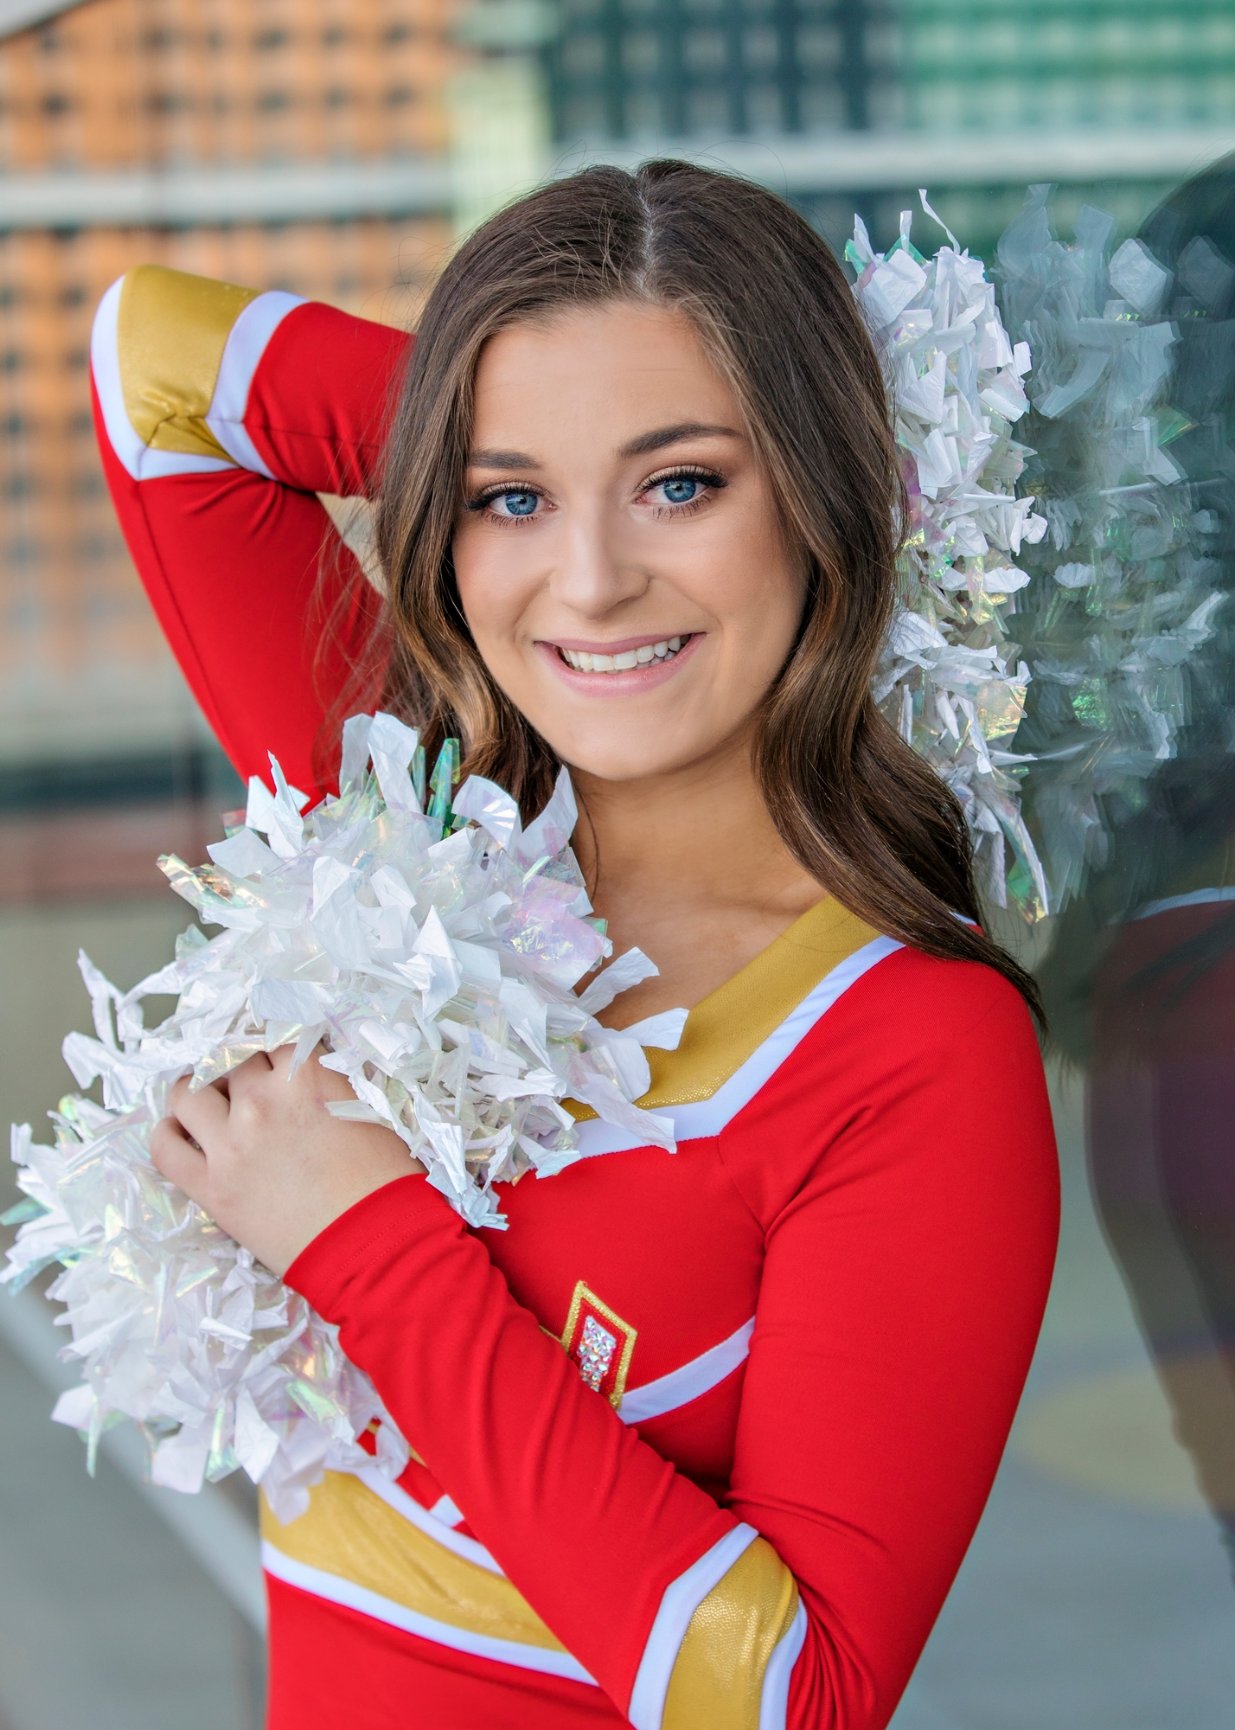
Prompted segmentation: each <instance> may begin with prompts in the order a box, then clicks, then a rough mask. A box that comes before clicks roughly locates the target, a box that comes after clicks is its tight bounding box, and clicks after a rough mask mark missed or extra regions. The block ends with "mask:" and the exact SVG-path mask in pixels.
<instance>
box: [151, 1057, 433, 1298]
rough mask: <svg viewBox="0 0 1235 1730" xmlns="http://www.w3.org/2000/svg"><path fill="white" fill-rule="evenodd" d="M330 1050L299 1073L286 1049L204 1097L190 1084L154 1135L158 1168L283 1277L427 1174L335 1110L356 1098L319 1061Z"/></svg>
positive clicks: (175, 1095)
mask: <svg viewBox="0 0 1235 1730" xmlns="http://www.w3.org/2000/svg"><path fill="white" fill-rule="evenodd" d="M325 1049H326V1048H325V1046H324V1045H321V1044H319V1045H318V1046H317V1047H316V1048H315V1049H314V1051H313V1052H311V1053H310V1055H309V1057H308V1058H306V1060H305V1061H304V1062H303V1063H302V1064H301V1065H300V1068H299V1069H298V1070H297V1071H296V1073H295V1074H294V1075H291V1074H290V1073H289V1072H290V1070H291V1060H292V1052H293V1050H294V1047H293V1046H291V1045H284V1046H280V1048H279V1049H278V1050H277V1051H272V1052H271V1053H270V1054H269V1055H267V1054H266V1053H265V1052H258V1053H257V1054H256V1055H255V1056H253V1057H250V1058H248V1059H247V1061H246V1062H244V1063H242V1064H240V1065H238V1067H237V1068H235V1069H233V1070H232V1071H231V1072H230V1074H228V1075H226V1076H224V1077H223V1078H222V1079H220V1080H219V1081H215V1082H211V1083H210V1084H209V1085H208V1086H206V1087H202V1088H199V1089H198V1090H197V1091H195V1092H190V1091H189V1078H188V1076H182V1077H181V1079H180V1080H179V1081H177V1082H176V1083H174V1085H173V1086H172V1087H171V1089H170V1090H169V1092H168V1096H167V1103H168V1112H169V1115H168V1116H167V1117H164V1118H160V1120H159V1122H158V1123H157V1124H156V1125H155V1127H154V1129H153V1130H152V1131H151V1135H150V1157H151V1160H152V1162H153V1164H154V1166H155V1169H156V1170H157V1171H159V1172H161V1173H162V1175H163V1176H164V1177H166V1178H168V1179H170V1181H171V1182H172V1183H174V1184H176V1185H177V1186H178V1187H179V1188H180V1189H182V1190H183V1191H184V1193H185V1194H186V1195H187V1196H189V1197H190V1198H191V1200H193V1201H195V1202H196V1203H197V1204H198V1206H199V1207H201V1208H203V1209H204V1210H205V1211H206V1213H208V1214H209V1215H210V1218H211V1219H212V1220H214V1222H215V1223H216V1225H219V1226H221V1227H222V1228H223V1230H224V1231H225V1232H228V1233H229V1234H230V1235H231V1236H232V1237H234V1238H235V1239H236V1241H237V1243H242V1244H244V1246H245V1247H246V1249H249V1250H251V1251H252V1253H253V1254H254V1256H256V1258H257V1259H258V1260H259V1261H260V1262H262V1263H264V1264H265V1266H266V1267H268V1268H269V1269H270V1270H271V1272H272V1273H276V1274H278V1275H279V1276H280V1277H282V1275H283V1274H285V1273H286V1272H287V1269H288V1268H289V1267H290V1266H291V1264H292V1262H293V1261H295V1259H296V1257H297V1256H298V1255H299V1254H300V1252H301V1250H302V1249H304V1248H305V1246H306V1245H307V1244H309V1243H310V1242H311V1241H312V1239H313V1238H315V1237H316V1236H317V1234H318V1233H319V1232H321V1231H324V1230H325V1229H326V1227H327V1226H328V1225H329V1224H330V1223H331V1221H332V1220H335V1219H337V1218H338V1217H339V1215H340V1214H341V1213H345V1212H346V1211H347V1209H348V1208H349V1207H351V1206H352V1205H353V1204H354V1203H355V1202H358V1201H360V1200H361V1199H362V1198H363V1197H364V1196H366V1195H369V1194H371V1193H372V1191H373V1190H375V1189H380V1188H381V1187H382V1186H383V1184H387V1183H391V1182H393V1180H394V1179H395V1178H397V1177H406V1176H407V1175H408V1173H409V1172H413V1171H418V1172H422V1173H423V1171H424V1169H425V1168H424V1166H423V1165H422V1164H421V1163H420V1161H419V1160H418V1159H413V1158H412V1156H411V1154H410V1153H409V1152H408V1150H407V1146H406V1143H404V1142H403V1141H401V1140H400V1138H399V1137H398V1136H397V1135H396V1134H395V1132H394V1131H393V1130H392V1129H386V1128H384V1127H383V1125H381V1124H378V1123H358V1122H356V1121H355V1120H349V1119H347V1118H339V1117H334V1116H332V1115H331V1113H330V1112H329V1111H327V1109H326V1102H327V1100H331V1099H355V1097H356V1095H355V1093H354V1091H353V1089H352V1087H351V1084H350V1083H349V1082H348V1080H347V1078H346V1076H343V1075H340V1074H339V1073H338V1072H337V1070H333V1069H324V1068H323V1067H322V1065H321V1064H320V1063H319V1062H318V1055H319V1053H321V1052H323V1051H324V1050H325Z"/></svg>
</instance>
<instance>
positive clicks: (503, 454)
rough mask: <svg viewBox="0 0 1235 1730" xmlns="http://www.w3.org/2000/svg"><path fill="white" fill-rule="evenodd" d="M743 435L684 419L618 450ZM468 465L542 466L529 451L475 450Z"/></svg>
mask: <svg viewBox="0 0 1235 1730" xmlns="http://www.w3.org/2000/svg"><path fill="white" fill-rule="evenodd" d="M741 436H742V435H741V433H740V432H738V431H737V430H736V429H735V428H734V427H731V426H713V425H711V424H709V423H708V422H707V421H698V420H684V421H678V422H677V424H676V425H675V426H662V427H657V428H655V430H654V431H652V432H645V433H640V434H639V436H638V438H633V439H631V440H629V442H628V443H626V444H624V445H622V446H621V447H620V449H619V450H618V453H617V454H618V455H619V456H620V457H641V456H646V455H647V453H648V452H649V451H658V450H660V449H661V448H662V447H663V446H664V445H671V444H677V442H678V441H679V439H688V438H734V439H736V438H741ZM467 460H468V462H469V464H470V465H471V466H472V467H473V468H478V469H538V468H539V467H540V464H539V463H538V462H537V461H536V458H535V457H531V456H528V454H527V452H526V451H499V450H481V451H472V452H471V454H470V455H469V456H468V459H467Z"/></svg>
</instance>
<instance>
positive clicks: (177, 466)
mask: <svg viewBox="0 0 1235 1730" xmlns="http://www.w3.org/2000/svg"><path fill="white" fill-rule="evenodd" d="M123 282H124V277H123V276H118V277H117V278H116V280H115V282H113V283H112V285H111V287H110V288H109V289H108V290H107V292H106V293H105V294H104V295H103V298H102V299H101V300H100V301H99V304H98V306H97V307H96V308H95V312H94V321H93V323H92V325H91V328H90V366H91V370H92V372H93V373H94V383H95V388H96V389H97V391H98V393H99V407H100V409H101V410H102V413H103V427H104V430H105V432H106V433H107V442H108V443H109V444H110V445H111V448H112V450H113V451H115V453H116V456H117V457H118V458H119V460H120V462H121V463H123V465H124V467H125V469H126V470H127V471H128V473H129V474H130V475H132V477H133V479H134V480H135V481H148V480H157V479H158V478H159V476H161V475H183V474H210V473H213V472H215V471H217V470H219V469H231V468H234V467H235V464H234V463H230V462H228V461H227V460H226V458H225V457H211V456H192V455H189V454H188V453H181V452H179V451H154V450H151V449H150V446H149V445H148V444H147V443H146V441H145V440H144V439H143V438H142V437H141V436H140V434H139V433H138V431H137V429H136V428H135V427H134V425H133V423H132V421H130V419H129V416H128V410H127V409H126V408H125V405H124V389H123V386H122V384H121V381H120V346H119V339H118V334H117V332H118V322H119V313H120V289H121V284H122V283H123Z"/></svg>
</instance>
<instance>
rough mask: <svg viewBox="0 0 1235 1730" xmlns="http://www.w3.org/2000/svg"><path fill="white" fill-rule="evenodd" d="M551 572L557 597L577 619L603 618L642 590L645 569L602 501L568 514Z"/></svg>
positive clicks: (645, 577)
mask: <svg viewBox="0 0 1235 1730" xmlns="http://www.w3.org/2000/svg"><path fill="white" fill-rule="evenodd" d="M563 530H564V532H563V534H562V535H561V537H560V539H559V541H558V545H557V548H556V549H555V550H556V552H557V555H558V556H557V559H556V561H555V565H556V568H555V569H554V571H553V572H552V588H553V593H554V596H555V598H556V599H557V600H558V601H559V602H561V603H562V605H563V606H564V607H566V608H569V610H570V611H571V612H572V613H574V614H576V615H577V616H578V617H579V618H602V617H603V616H604V615H605V614H607V613H609V612H611V611H612V610H613V609H614V608H615V607H618V606H620V605H621V604H622V602H623V601H628V600H632V599H633V598H635V597H636V596H638V595H641V594H643V593H644V591H645V590H646V588H647V586H648V582H649V580H650V575H649V572H648V571H647V570H646V569H645V568H644V567H643V566H642V565H641V564H640V563H639V561H638V560H637V559H636V558H635V557H633V548H632V547H631V546H630V543H629V536H628V535H627V534H625V533H624V532H623V525H622V524H621V523H620V522H617V521H615V520H614V519H613V517H612V516H610V514H609V513H608V512H607V511H606V509H605V507H604V506H603V505H602V504H599V503H597V504H596V505H594V506H593V507H590V508H587V509H580V508H576V509H574V510H572V511H570V512H569V513H567V516H566V521H565V522H564V524H563Z"/></svg>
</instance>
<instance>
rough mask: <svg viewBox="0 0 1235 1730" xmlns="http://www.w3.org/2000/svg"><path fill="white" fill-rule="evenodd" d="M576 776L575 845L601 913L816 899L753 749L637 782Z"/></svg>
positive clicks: (578, 772)
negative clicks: (766, 793) (772, 808)
mask: <svg viewBox="0 0 1235 1730" xmlns="http://www.w3.org/2000/svg"><path fill="white" fill-rule="evenodd" d="M570 777H571V783H572V785H573V786H574V789H575V793H576V797H577V800H578V804H579V821H578V823H577V824H576V825H575V830H574V833H573V835H572V836H571V846H572V848H573V850H574V853H575V857H576V858H577V859H578V861H579V865H580V867H581V869H582V871H583V874H584V880H585V882H586V883H587V885H588V892H589V894H590V895H591V897H592V901H593V904H594V905H595V906H596V907H597V910H598V911H599V912H600V913H602V914H603V913H604V912H605V909H606V906H608V905H618V904H624V903H627V902H629V901H631V900H637V901H640V902H642V901H645V900H649V899H650V900H654V901H655V902H657V903H658V904H659V905H660V906H662V907H682V908H684V909H685V908H690V907H698V906H701V905H702V906H707V905H729V906H732V905H734V904H737V903H743V904H745V903H750V902H752V901H753V902H759V903H760V904H768V903H772V902H775V901H776V900H777V899H778V898H788V899H789V900H790V901H792V900H793V899H794V898H795V897H796V898H797V899H801V897H802V894H803V891H804V889H805V890H806V891H807V892H808V893H809V882H808V874H807V873H806V872H805V871H804V870H803V868H802V867H801V866H800V865H799V864H798V863H797V861H796V860H795V859H794V858H793V856H792V854H790V852H789V850H788V849H787V847H786V846H785V843H784V842H783V841H782V839H781V837H780V834H779V832H778V830H777V828H776V825H775V824H774V823H773V821H772V817H771V813H770V812H769V811H768V808H767V805H766V803H765V801H764V797H763V793H762V790H761V788H760V786H759V784H758V782H757V780H756V778H755V773H754V767H753V764H752V762H751V758H750V749H749V744H748V743H747V742H744V743H742V744H741V745H739V746H737V747H734V748H731V749H730V750H729V751H728V752H726V753H723V754H718V755H716V756H713V757H708V758H705V759H702V760H700V761H698V762H695V763H691V764H688V765H687V766H686V767H685V768H683V769H675V770H673V771H670V772H667V773H664V774H656V775H645V776H640V777H638V778H637V779H634V780H628V781H612V780H605V779H602V778H600V777H597V776H592V775H588V774H587V773H585V772H584V771H581V770H576V769H575V768H573V767H572V768H571V771H570ZM819 893H820V894H822V890H820V891H819Z"/></svg>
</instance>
